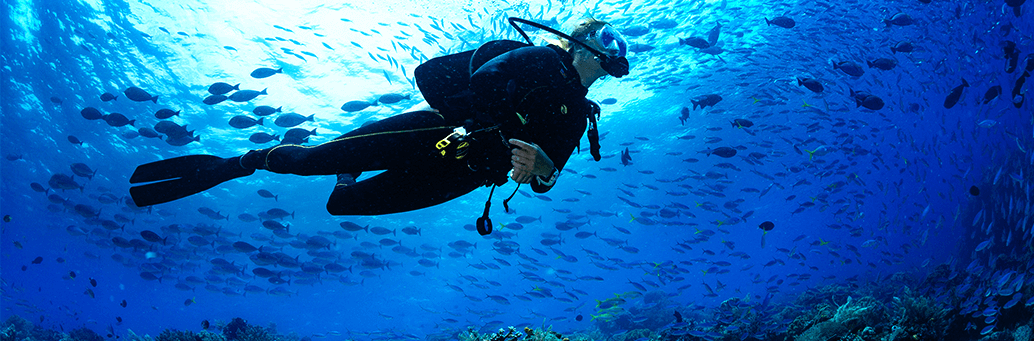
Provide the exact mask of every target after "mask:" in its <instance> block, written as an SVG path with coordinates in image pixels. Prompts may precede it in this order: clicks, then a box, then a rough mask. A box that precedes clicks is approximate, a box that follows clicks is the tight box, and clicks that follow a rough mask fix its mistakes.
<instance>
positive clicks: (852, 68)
mask: <svg viewBox="0 0 1034 341" xmlns="http://www.w3.org/2000/svg"><path fill="white" fill-rule="evenodd" d="M836 69H840V71H843V72H844V73H846V74H848V75H851V76H854V77H861V76H862V75H864V74H865V70H864V69H862V66H861V65H858V63H855V62H852V61H846V60H845V61H842V62H839V63H837V62H835V61H834V62H833V70H836Z"/></svg>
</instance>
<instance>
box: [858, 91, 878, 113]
mask: <svg viewBox="0 0 1034 341" xmlns="http://www.w3.org/2000/svg"><path fill="white" fill-rule="evenodd" d="M850 91H851V97H852V98H854V100H855V107H856V108H857V107H866V108H867V109H871V110H880V109H883V104H884V103H883V99H882V98H879V97H876V96H874V95H872V94H870V93H867V92H862V91H854V90H850Z"/></svg>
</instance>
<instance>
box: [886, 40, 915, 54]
mask: <svg viewBox="0 0 1034 341" xmlns="http://www.w3.org/2000/svg"><path fill="white" fill-rule="evenodd" d="M914 49H915V48H914V47H913V46H912V43H911V42H907V41H902V42H898V43H897V44H894V46H891V47H890V51H891V52H894V53H897V52H905V53H908V52H912V50H914Z"/></svg>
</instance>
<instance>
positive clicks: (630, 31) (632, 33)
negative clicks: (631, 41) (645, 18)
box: [621, 26, 650, 37]
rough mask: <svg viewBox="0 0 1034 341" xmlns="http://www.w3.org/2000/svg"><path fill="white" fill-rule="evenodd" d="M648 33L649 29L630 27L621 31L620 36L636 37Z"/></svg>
mask: <svg viewBox="0 0 1034 341" xmlns="http://www.w3.org/2000/svg"><path fill="white" fill-rule="evenodd" d="M647 33H650V29H649V28H647V27H645V26H632V27H629V28H626V29H623V30H621V34H623V35H626V36H629V37H638V36H642V35H645V34H647Z"/></svg>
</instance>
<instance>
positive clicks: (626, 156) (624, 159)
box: [621, 147, 632, 166]
mask: <svg viewBox="0 0 1034 341" xmlns="http://www.w3.org/2000/svg"><path fill="white" fill-rule="evenodd" d="M621 164H622V165H625V166H628V165H630V164H632V154H631V153H629V151H628V147H625V150H624V151H623V152H621Z"/></svg>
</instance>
